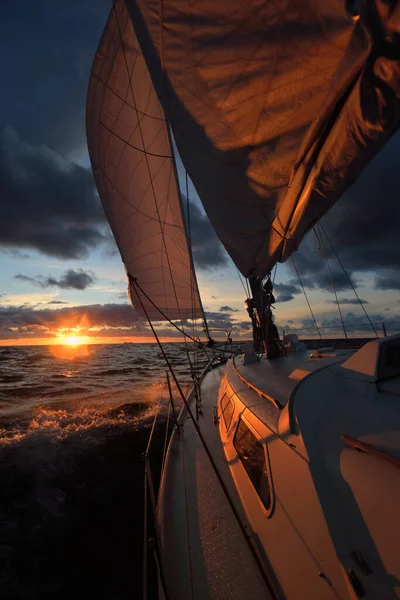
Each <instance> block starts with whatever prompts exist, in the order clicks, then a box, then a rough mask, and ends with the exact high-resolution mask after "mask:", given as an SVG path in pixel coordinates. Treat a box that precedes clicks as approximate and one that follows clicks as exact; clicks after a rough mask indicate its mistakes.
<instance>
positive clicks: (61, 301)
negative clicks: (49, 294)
mask: <svg viewBox="0 0 400 600" xmlns="http://www.w3.org/2000/svg"><path fill="white" fill-rule="evenodd" d="M47 304H68V302H63V300H50V301H49V302H47Z"/></svg>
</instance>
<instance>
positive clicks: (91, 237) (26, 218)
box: [0, 128, 107, 259]
mask: <svg viewBox="0 0 400 600" xmlns="http://www.w3.org/2000/svg"><path fill="white" fill-rule="evenodd" d="M0 189H1V202H0V245H3V246H7V247H9V248H11V247H14V248H15V247H19V248H29V249H34V250H37V251H39V252H42V253H43V254H46V255H48V256H54V257H57V258H62V259H70V258H75V259H76V258H84V257H86V256H87V255H88V253H89V251H90V250H91V249H92V248H95V247H96V246H98V245H99V244H102V243H104V242H105V241H106V240H107V236H106V234H105V233H104V227H105V217H104V213H103V210H102V207H101V205H100V200H99V198H98V195H97V192H96V190H95V185H94V181H93V177H92V174H91V172H90V171H89V170H87V169H85V168H83V167H81V166H79V165H76V164H74V163H72V162H69V161H67V160H66V159H64V158H63V157H62V156H61V155H59V154H57V153H56V152H54V151H52V150H50V149H49V148H47V147H45V146H31V145H30V144H27V143H25V142H21V141H20V140H19V138H18V136H17V134H16V133H15V132H14V131H13V130H12V129H10V128H6V129H5V130H4V131H3V133H2V136H1V144H0Z"/></svg>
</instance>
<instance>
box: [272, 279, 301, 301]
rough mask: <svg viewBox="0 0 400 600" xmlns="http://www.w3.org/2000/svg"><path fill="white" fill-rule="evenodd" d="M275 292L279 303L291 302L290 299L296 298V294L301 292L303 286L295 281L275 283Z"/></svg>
mask: <svg viewBox="0 0 400 600" xmlns="http://www.w3.org/2000/svg"><path fill="white" fill-rule="evenodd" d="M274 293H275V296H276V301H277V302H278V303H279V302H289V301H290V300H293V299H294V297H295V294H300V293H301V288H300V286H299V285H298V284H296V283H295V282H294V281H288V282H287V283H275V284H274Z"/></svg>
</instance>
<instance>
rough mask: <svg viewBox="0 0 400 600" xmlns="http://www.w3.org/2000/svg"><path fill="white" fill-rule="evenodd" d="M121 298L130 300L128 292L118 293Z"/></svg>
mask: <svg viewBox="0 0 400 600" xmlns="http://www.w3.org/2000/svg"><path fill="white" fill-rule="evenodd" d="M117 298H118V299H119V300H128V292H120V293H118V294H117Z"/></svg>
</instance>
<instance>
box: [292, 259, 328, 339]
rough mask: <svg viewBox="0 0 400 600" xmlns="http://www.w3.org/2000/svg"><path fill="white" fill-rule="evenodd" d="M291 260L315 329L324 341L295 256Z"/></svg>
mask: <svg viewBox="0 0 400 600" xmlns="http://www.w3.org/2000/svg"><path fill="white" fill-rule="evenodd" d="M290 258H291V261H292V264H293V267H294V270H295V271H296V275H297V277H298V280H299V282H300V286H301V289H302V290H303V294H304V297H305V299H306V302H307V304H308V308H309V309H310V313H311V316H312V318H313V321H314V325H315V327H316V329H317V331H318V335H319V339H320V340H322V335H321V331H320V329H319V327H318V324H317V320H316V318H315V316H314V313H313V310H312V308H311V304H310V301H309V299H308V296H307V294H306V290H305V289H304V285H303V282H302V280H301V277H300V273H299V272H298V270H297V267H296V263H295V262H294V258H293V256H291V257H290Z"/></svg>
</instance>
